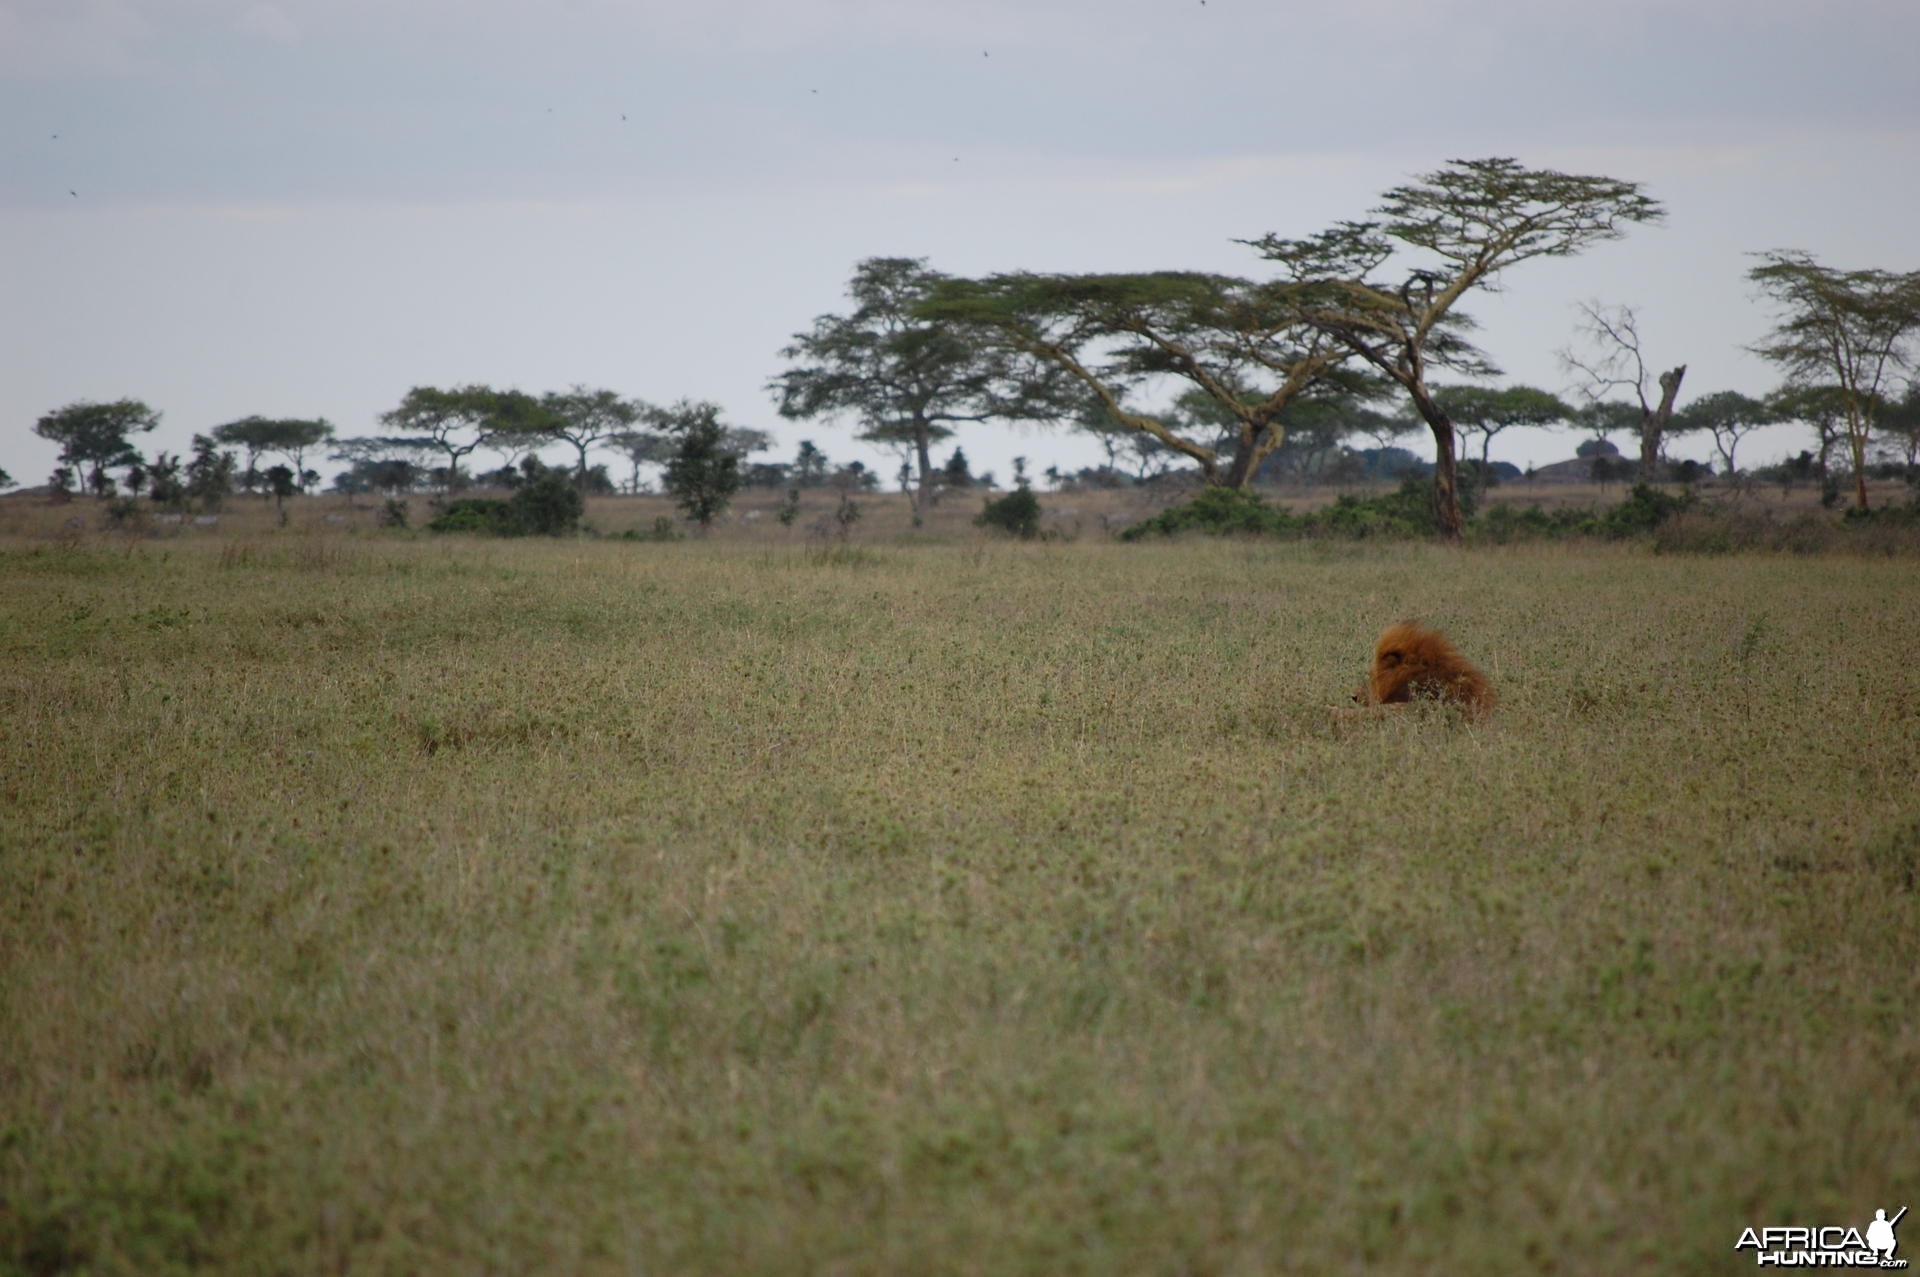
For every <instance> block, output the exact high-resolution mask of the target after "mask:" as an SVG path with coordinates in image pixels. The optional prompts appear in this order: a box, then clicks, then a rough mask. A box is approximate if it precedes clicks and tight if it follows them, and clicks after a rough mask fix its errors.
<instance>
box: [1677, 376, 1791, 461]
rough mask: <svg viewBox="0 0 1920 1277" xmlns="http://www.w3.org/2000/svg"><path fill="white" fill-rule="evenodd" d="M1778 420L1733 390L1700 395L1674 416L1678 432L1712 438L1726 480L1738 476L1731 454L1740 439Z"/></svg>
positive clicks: (1775, 413)
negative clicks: (1687, 431) (1679, 430)
mask: <svg viewBox="0 0 1920 1277" xmlns="http://www.w3.org/2000/svg"><path fill="white" fill-rule="evenodd" d="M1778 420H1780V414H1779V412H1778V411H1777V410H1776V409H1775V408H1773V407H1771V406H1769V405H1768V404H1766V403H1763V402H1762V401H1760V400H1758V399H1755V398H1753V397H1752V396H1751V395H1743V394H1741V393H1740V392H1739V391H1737V390H1717V391H1715V392H1714V393H1712V394H1710V395H1702V396H1701V397H1700V398H1698V399H1696V400H1694V401H1693V402H1692V403H1690V404H1688V405H1687V406H1686V407H1684V408H1682V409H1681V410H1680V411H1679V412H1678V413H1676V414H1675V416H1674V421H1675V424H1676V425H1678V426H1679V428H1680V429H1682V430H1704V431H1706V432H1707V433H1708V434H1711V435H1712V436H1713V450H1714V451H1715V452H1717V453H1719V454H1720V464H1721V465H1722V466H1723V467H1724V469H1723V473H1724V474H1725V475H1726V476H1727V477H1728V478H1732V477H1733V476H1734V475H1735V474H1737V473H1738V468H1737V467H1736V466H1735V464H1734V454H1735V451H1736V450H1737V449H1738V448H1739V446H1740V440H1741V439H1743V438H1745V437H1746V436H1747V435H1749V434H1752V433H1753V432H1754V431H1755V430H1758V429H1759V428H1760V427H1761V426H1766V425H1772V424H1773V423H1774V422H1776V421H1778Z"/></svg>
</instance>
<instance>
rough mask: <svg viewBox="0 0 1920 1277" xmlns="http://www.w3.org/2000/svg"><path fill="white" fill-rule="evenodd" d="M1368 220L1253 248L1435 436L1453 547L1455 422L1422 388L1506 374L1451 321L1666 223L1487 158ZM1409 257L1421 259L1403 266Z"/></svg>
mask: <svg viewBox="0 0 1920 1277" xmlns="http://www.w3.org/2000/svg"><path fill="white" fill-rule="evenodd" d="M1373 214H1374V216H1373V217H1372V218H1371V219H1370V220H1366V221H1358V222H1341V223H1338V224H1337V225H1335V226H1334V227H1333V228H1332V229H1330V230H1326V231H1322V232H1321V233H1320V234H1318V235H1315V236H1312V237H1310V238H1308V239H1284V238H1282V237H1280V236H1277V235H1272V234H1269V235H1266V236H1264V237H1262V238H1260V239H1257V240H1250V241H1248V242H1249V243H1250V244H1251V245H1252V246H1253V247H1254V248H1256V249H1258V250H1259V251H1260V253H1261V255H1262V256H1263V257H1265V258H1267V259H1268V260H1269V261H1273V262H1277V263H1279V265H1280V266H1281V268H1282V270H1283V271H1284V272H1285V277H1286V278H1287V279H1289V280H1291V281H1293V282H1294V284H1295V285H1297V288H1296V290H1295V296H1296V297H1297V300H1298V305H1299V308H1300V311H1301V314H1302V315H1303V317H1304V318H1305V319H1306V320H1307V321H1308V322H1310V323H1312V324H1313V325H1314V326H1315V327H1316V328H1317V329H1318V330H1319V331H1321V332H1324V333H1326V334H1327V335H1328V336H1330V337H1332V338H1333V339H1334V340H1335V341H1337V342H1339V343H1340V344H1341V345H1342V346H1343V347H1344V348H1345V349H1347V350H1348V351H1351V352H1352V353H1353V354H1355V355H1357V356H1359V357H1360V358H1362V359H1364V360H1366V361H1367V363H1369V364H1371V365H1372V366H1373V367H1375V368H1377V369H1378V370H1379V371H1380V372H1382V373H1384V374H1386V375H1387V376H1388V377H1391V378H1392V379H1393V380H1394V381H1396V382H1398V383H1399V384H1400V386H1401V387H1402V388H1403V389H1404V390H1405V391H1406V392H1407V395H1408V397H1409V398H1410V399H1411V400H1412V401H1413V407H1414V409H1415V411H1417V412H1418V413H1419V414H1420V416H1421V418H1422V419H1423V420H1424V421H1425V422H1426V423H1427V426H1428V428H1429V429H1430V430H1431V431H1432V433H1433V440H1434V515H1435V523H1436V525H1437V530H1438V532H1439V534H1440V536H1441V537H1442V538H1444V539H1447V540H1458V539H1459V537H1460V499H1459V492H1458V486H1457V481H1456V475H1455V468H1456V467H1455V456H1454V433H1455V431H1454V423H1453V419H1452V418H1451V417H1449V416H1448V415H1447V411H1446V408H1445V407H1444V405H1442V404H1441V403H1440V402H1439V400H1437V399H1436V398H1435V397H1434V393H1433V390H1432V388H1431V387H1430V386H1429V385H1428V382H1427V375H1428V373H1429V371H1430V370H1433V369H1448V370H1450V371H1454V372H1458V373H1463V374H1466V375H1469V376H1491V375H1495V374H1496V373H1497V370H1496V369H1495V368H1493V366H1492V365H1491V364H1490V363H1489V362H1488V360H1487V359H1486V357H1485V356H1484V355H1482V354H1481V353H1480V352H1479V351H1478V350H1476V349H1475V348H1474V347H1473V346H1472V344H1471V343H1470V342H1468V341H1467V340H1466V338H1465V336H1464V332H1465V331H1466V330H1467V329H1468V328H1469V327H1470V321H1469V320H1467V318H1466V317H1465V316H1464V315H1462V314H1459V313H1457V312H1456V311H1455V309H1454V308H1455V307H1456V306H1457V305H1458V304H1459V303H1460V301H1461V300H1462V299H1463V298H1464V297H1465V296H1466V295H1467V294H1468V293H1469V292H1470V291H1472V290H1473V289H1475V288H1488V289H1491V288H1493V287H1495V286H1496V285H1497V283H1498V277H1499V275H1500V273H1501V272H1502V271H1504V270H1506V269H1507V268H1508V267H1510V266H1513V265H1516V264H1517V263H1520V262H1523V261H1527V260H1529V259H1531V258H1535V257H1570V256H1572V255H1574V254H1576V253H1579V252H1581V251H1582V250H1584V249H1585V248H1587V247H1588V246H1589V245H1592V244H1595V243H1600V242H1603V241H1606V240H1613V239H1619V238H1621V237H1622V236H1623V235H1625V234H1626V231H1627V227H1628V226H1630V225H1633V224H1636V223H1640V222H1656V221H1659V220H1660V219H1661V218H1662V217H1663V216H1664V210H1663V209H1662V208H1661V206H1660V204H1659V203H1658V202H1657V201H1655V200H1653V199H1651V198H1649V197H1648V196H1646V195H1643V194H1642V193H1641V190H1640V186H1639V184H1638V183H1635V182H1623V181H1619V180H1617V179H1614V178H1610V177H1587V176H1580V175H1575V174H1568V173H1560V172H1556V171H1555V170H1552V169H1529V168H1523V167H1522V166H1521V165H1520V164H1519V162H1518V161H1516V160H1511V159H1484V160H1452V161H1449V162H1448V163H1447V165H1446V166H1445V167H1444V168H1441V169H1438V170H1435V171H1434V172H1432V173H1428V174H1425V175H1424V176H1422V177H1421V178H1419V179H1418V180H1417V181H1416V182H1414V183H1413V184H1412V185H1408V186H1397V187H1394V188H1393V189H1392V190H1390V191H1388V192H1387V193H1386V194H1385V196H1384V197H1382V202H1381V203H1380V204H1379V205H1378V206H1376V207H1375V208H1374V210H1373ZM1407 251H1411V252H1412V253H1413V254H1414V260H1413V261H1411V262H1408V263H1404V264H1398V263H1395V261H1394V259H1395V258H1396V257H1397V256H1399V255H1400V254H1402V253H1404V252H1407ZM1390 265H1392V266H1394V269H1393V271H1392V272H1391V273H1383V272H1386V271H1387V268H1388V267H1389V266H1390Z"/></svg>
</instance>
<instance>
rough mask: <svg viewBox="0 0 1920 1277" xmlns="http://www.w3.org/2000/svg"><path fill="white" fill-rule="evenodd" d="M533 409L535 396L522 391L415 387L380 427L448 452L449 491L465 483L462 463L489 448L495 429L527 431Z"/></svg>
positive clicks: (388, 413)
mask: <svg viewBox="0 0 1920 1277" xmlns="http://www.w3.org/2000/svg"><path fill="white" fill-rule="evenodd" d="M534 406H535V401H534V400H533V399H532V397H531V396H528V395H525V394H522V393H520V392H519V391H513V390H508V391H500V390H494V389H491V388H490V387H487V386H477V385H468V386H460V387H457V388H456V389H453V390H440V389H438V388H436V387H433V386H415V387H414V388H413V389H412V390H409V391H408V392H407V393H406V397H405V398H403V399H402V400H401V401H400V406H399V407H397V408H394V409H393V410H391V411H389V412H384V413H382V414H381V415H380V423H381V424H382V425H384V426H387V427H389V428H390V429H395V430H400V431H404V432H405V434H404V435H403V436H401V438H404V439H406V440H408V441H410V442H420V443H423V444H424V445H425V446H426V447H427V448H429V449H431V450H433V451H437V452H442V453H445V454H446V457H447V474H446V481H447V487H449V488H453V487H457V486H458V485H459V482H460V459H461V458H462V457H464V456H466V455H467V454H469V453H471V452H473V451H474V450H475V449H476V448H479V447H482V446H483V445H485V443H486V442H487V440H488V438H489V437H491V435H492V433H493V432H494V431H496V430H505V429H525V428H526V427H527V421H528V419H529V417H530V416H531V415H532V413H533V411H534ZM388 438H389V439H391V438H393V437H392V436H389V437H388Z"/></svg>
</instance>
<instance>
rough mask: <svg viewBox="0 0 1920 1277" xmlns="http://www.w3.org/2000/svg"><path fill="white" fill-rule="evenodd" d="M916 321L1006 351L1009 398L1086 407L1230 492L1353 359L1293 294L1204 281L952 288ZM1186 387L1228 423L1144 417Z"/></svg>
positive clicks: (1012, 278) (1165, 276) (1115, 277)
mask: <svg viewBox="0 0 1920 1277" xmlns="http://www.w3.org/2000/svg"><path fill="white" fill-rule="evenodd" d="M920 313H921V314H923V315H927V316H930V317H932V318H936V319H938V320H940V321H942V322H944V323H946V324H949V325H951V326H952V327H953V328H954V329H955V330H956V331H959V332H963V333H966V334H968V335H969V336H970V337H971V339H972V340H974V341H976V342H979V343H981V344H982V345H985V346H988V347H991V348H993V349H996V350H998V351H1001V352H1002V353H1003V354H1004V355H1005V356H1006V358H1005V360H1004V361H1003V364H1002V369H1003V375H1004V376H1005V377H1006V378H1007V379H1008V381H1007V384H1006V386H1005V388H1004V393H1007V394H1016V395H1027V396H1035V397H1047V398H1052V399H1057V400H1064V401H1065V402H1068V403H1072V404H1075V405H1076V406H1077V407H1078V408H1079V409H1080V410H1081V412H1082V414H1083V415H1084V413H1085V409H1086V406H1087V396H1088V395H1089V394H1090V395H1091V396H1092V397H1093V399H1094V400H1095V401H1096V402H1097V404H1098V407H1099V409H1100V410H1102V411H1104V413H1105V420H1107V421H1109V422H1111V423H1115V424H1117V425H1119V426H1121V427H1124V428H1127V429H1130V430H1137V431H1139V432H1141V433H1142V434H1144V435H1147V436H1150V437H1152V438H1153V439H1156V440H1158V441H1159V442H1160V443H1161V444H1163V445H1165V446H1166V447H1167V448H1170V449H1172V450H1173V451H1174V452H1176V453H1179V454H1180V455H1181V456H1184V457H1186V458H1188V459H1189V460H1191V461H1193V462H1194V463H1195V464H1197V465H1198V466H1199V468H1200V474H1201V477H1202V478H1203V479H1204V480H1205V482H1206V483H1207V484H1209V485H1211V486H1216V487H1225V488H1245V487H1246V486H1247V485H1248V484H1249V483H1251V482H1252V481H1253V476H1254V473H1255V472H1256V471H1257V470H1258V469H1259V468H1260V463H1261V461H1263V460H1264V459H1265V458H1266V457H1267V456H1268V455H1269V454H1271V453H1272V452H1273V451H1274V450H1275V449H1277V448H1278V447H1279V446H1280V445H1281V443H1282V442H1283V441H1284V439H1285V437H1286V430H1285V426H1284V423H1283V420H1282V419H1283V417H1284V415H1285V413H1286V411H1287V406H1288V405H1289V404H1291V403H1292V402H1293V401H1294V400H1296V399H1298V398H1299V397H1300V396H1302V395H1303V394H1305V393H1306V392H1307V391H1308V389H1309V388H1311V387H1313V386H1315V385H1316V384H1318V383H1320V382H1322V381H1324V380H1327V379H1330V378H1334V377H1335V376H1336V374H1337V371H1338V370H1339V368H1340V365H1341V364H1342V363H1343V362H1344V361H1345V360H1346V359H1347V358H1348V353H1349V352H1348V351H1347V350H1346V349H1345V348H1343V347H1342V346H1341V345H1340V344H1339V343H1337V342H1336V341H1334V340H1332V339H1331V338H1330V337H1329V336H1328V335H1327V334H1325V333H1323V332H1321V331H1320V330H1318V329H1315V328H1313V327H1311V326H1309V325H1306V324H1304V323H1302V322H1301V319H1300V317H1299V314H1298V310H1297V308H1296V307H1295V306H1294V305H1293V303H1292V301H1291V300H1290V295H1289V290H1287V289H1284V288H1281V287H1277V286H1275V285H1271V284H1260V283H1256V282H1254V281H1251V280H1246V279H1240V278H1236V277H1234V276H1231V275H1213V274H1203V273H1200V272H1194V271H1151V272H1146V273H1140V274H1102V275H1040V274H1029V273H1025V272H1019V273H1013V274H1003V275H989V276H986V277H984V278H982V279H953V280H948V281H946V282H945V283H943V284H941V285H940V286H939V287H938V288H936V289H935V290H934V291H933V294H932V296H931V298H929V300H928V301H927V302H926V303H925V304H924V305H922V306H921V308H920ZM1181 382H1185V383H1187V386H1188V387H1189V388H1191V389H1194V390H1197V391H1199V392H1200V393H1201V394H1202V395H1204V396H1205V397H1206V399H1207V400H1209V401H1210V402H1211V403H1213V404H1214V405H1216V406H1217V407H1218V409H1219V410H1220V411H1219V413H1218V414H1210V419H1207V420H1203V421H1201V422H1200V424H1201V426H1202V428H1201V429H1194V428H1193V427H1192V424H1191V423H1190V421H1189V420H1183V419H1182V417H1181V416H1180V415H1178V414H1175V413H1171V412H1152V411H1145V410H1142V409H1141V408H1138V407H1135V406H1134V405H1135V404H1136V403H1138V402H1140V401H1141V400H1142V399H1144V398H1147V397H1148V396H1150V395H1151V394H1152V392H1153V391H1154V390H1155V389H1156V388H1157V387H1164V386H1166V385H1167V384H1169V383H1170V384H1172V385H1176V386H1177V385H1179V384H1180V383H1181ZM1142 392H1145V393H1144V394H1143V393H1142ZM1189 417H1190V414H1189ZM1223 419H1224V420H1225V421H1226V422H1230V423H1231V424H1230V425H1229V426H1228V428H1227V429H1226V431H1225V438H1222V437H1221V432H1220V431H1219V430H1218V429H1217V428H1216V427H1217V424H1218V423H1219V422H1220V421H1221V420H1223Z"/></svg>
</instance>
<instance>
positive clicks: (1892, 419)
mask: <svg viewBox="0 0 1920 1277" xmlns="http://www.w3.org/2000/svg"><path fill="white" fill-rule="evenodd" d="M1875 415H1876V416H1877V417H1878V419H1879V422H1880V434H1881V438H1882V439H1887V440H1889V442H1890V445H1891V449H1892V451H1893V453H1894V454H1895V455H1896V456H1898V457H1899V459H1900V461H1901V463H1902V464H1904V465H1905V466H1906V468H1907V481H1908V482H1909V483H1911V482H1913V480H1914V468H1915V467H1916V466H1920V380H1909V381H1908V382H1907V393H1906V394H1905V395H1903V396H1902V397H1901V398H1899V399H1894V400H1889V401H1888V402H1886V403H1884V404H1882V405H1880V411H1879V412H1878V413H1877V414H1875ZM5 486H6V485H5V483H3V482H0V487H5Z"/></svg>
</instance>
